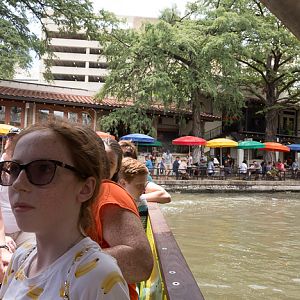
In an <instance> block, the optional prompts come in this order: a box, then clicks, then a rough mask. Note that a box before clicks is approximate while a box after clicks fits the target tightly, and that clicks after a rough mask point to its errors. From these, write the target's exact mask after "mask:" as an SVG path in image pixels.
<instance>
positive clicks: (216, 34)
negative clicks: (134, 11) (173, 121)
mask: <svg viewBox="0 0 300 300" xmlns="http://www.w3.org/2000/svg"><path fill="white" fill-rule="evenodd" d="M114 21H115V20H114ZM106 24H109V25H108V27H109V26H111V29H110V30H108V27H106V28H105V29H106V31H105V33H106V34H105V38H104V37H102V42H103V44H104V54H105V55H106V56H107V59H108V63H109V68H110V69H111V73H110V76H109V77H108V78H107V81H106V83H105V85H104V88H103V90H102V91H101V92H100V97H104V96H115V97H117V98H118V99H123V101H124V100H126V99H131V100H133V101H134V104H135V105H141V104H142V105H143V106H144V107H147V106H148V107H150V106H151V105H153V104H155V103H160V104H163V105H164V106H165V107H168V106H169V105H173V106H175V107H178V108H190V107H191V106H192V107H196V108H197V107H199V106H200V98H199V95H204V96H206V97H208V98H210V99H211V100H212V101H213V103H214V107H215V108H216V109H219V110H220V111H225V112H226V114H227V115H231V116H232V115H238V114H240V113H241V108H242V107H244V106H245V105H246V102H245V98H247V99H255V101H260V102H261V103H263V104H264V107H265V108H264V111H265V113H266V116H267V118H268V113H269V112H270V111H273V110H275V111H279V110H280V109H283V108H286V107H295V105H296V104H297V105H298V104H299V94H300V92H299V89H298V86H299V74H300V72H299V53H300V52H299V50H300V49H299V41H297V40H296V38H295V37H294V36H293V35H292V34H291V33H290V32H289V31H288V30H286V28H285V27H284V26H283V25H282V24H281V22H280V21H279V20H277V19H276V18H275V17H274V16H273V15H272V14H271V13H270V12H269V11H268V10H267V9H266V8H265V7H263V6H262V4H261V3H260V2H259V1H254V0H240V1H232V0H213V1H197V2H195V3H190V4H189V5H188V6H187V8H186V12H185V15H184V16H183V17H182V16H180V15H179V14H178V12H177V11H176V9H175V8H172V9H168V10H166V11H165V12H164V13H163V14H162V16H161V18H160V20H159V21H158V22H156V23H152V24H149V23H148V24H145V26H143V27H142V28H141V29H140V30H138V31H137V30H132V29H124V26H123V27H118V26H117V24H116V23H114V22H111V23H106ZM112 24H114V25H113V26H112ZM191 104H192V105H191ZM193 113H194V114H196V113H198V110H195V111H193ZM267 121H268V119H267Z"/></svg>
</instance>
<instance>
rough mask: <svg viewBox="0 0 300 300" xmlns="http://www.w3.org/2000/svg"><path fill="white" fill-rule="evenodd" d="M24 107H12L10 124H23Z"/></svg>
mask: <svg viewBox="0 0 300 300" xmlns="http://www.w3.org/2000/svg"><path fill="white" fill-rule="evenodd" d="M21 112H22V108H21V107H17V106H13V107H11V108H10V125H14V126H21Z"/></svg>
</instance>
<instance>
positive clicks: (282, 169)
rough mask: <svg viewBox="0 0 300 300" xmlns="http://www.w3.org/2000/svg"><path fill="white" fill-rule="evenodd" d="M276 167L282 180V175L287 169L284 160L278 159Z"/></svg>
mask: <svg viewBox="0 0 300 300" xmlns="http://www.w3.org/2000/svg"><path fill="white" fill-rule="evenodd" d="M275 167H276V169H277V170H278V174H277V176H278V178H279V180H282V176H284V175H285V171H286V169H285V167H284V164H283V163H282V161H281V160H280V159H278V162H277V163H276V165H275Z"/></svg>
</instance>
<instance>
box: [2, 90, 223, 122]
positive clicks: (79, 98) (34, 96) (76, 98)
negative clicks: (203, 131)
mask: <svg viewBox="0 0 300 300" xmlns="http://www.w3.org/2000/svg"><path fill="white" fill-rule="evenodd" d="M0 97H2V98H6V99H15V100H24V101H36V102H46V103H47V102H48V103H56V104H69V105H76V106H93V107H94V108H99V109H101V108H105V107H107V108H112V109H113V108H117V107H125V106H129V105H132V104H133V102H132V101H130V100H129V101H126V102H119V101H118V100H117V99H113V98H105V99H103V100H101V101H99V100H98V99H96V98H95V97H94V96H85V95H76V94H68V93H57V92H52V91H41V90H34V89H20V88H14V87H7V86H0ZM151 110H153V111H156V112H161V113H178V109H177V108H176V107H169V108H168V109H165V108H164V106H163V105H159V104H157V105H153V106H151ZM180 112H181V113H184V114H186V115H191V111H189V110H180ZM201 117H202V118H204V119H206V120H220V117H218V116H214V115H210V114H207V113H201Z"/></svg>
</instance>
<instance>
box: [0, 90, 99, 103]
mask: <svg viewBox="0 0 300 300" xmlns="http://www.w3.org/2000/svg"><path fill="white" fill-rule="evenodd" d="M0 95H1V96H10V97H16V98H17V99H20V98H23V99H24V100H30V99H32V100H42V101H43V100H44V101H46V100H52V101H64V102H69V103H81V104H97V102H96V101H95V99H94V98H93V97H91V96H81V95H72V94H63V93H54V92H46V91H36V90H27V89H18V88H11V87H5V86H0Z"/></svg>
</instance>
